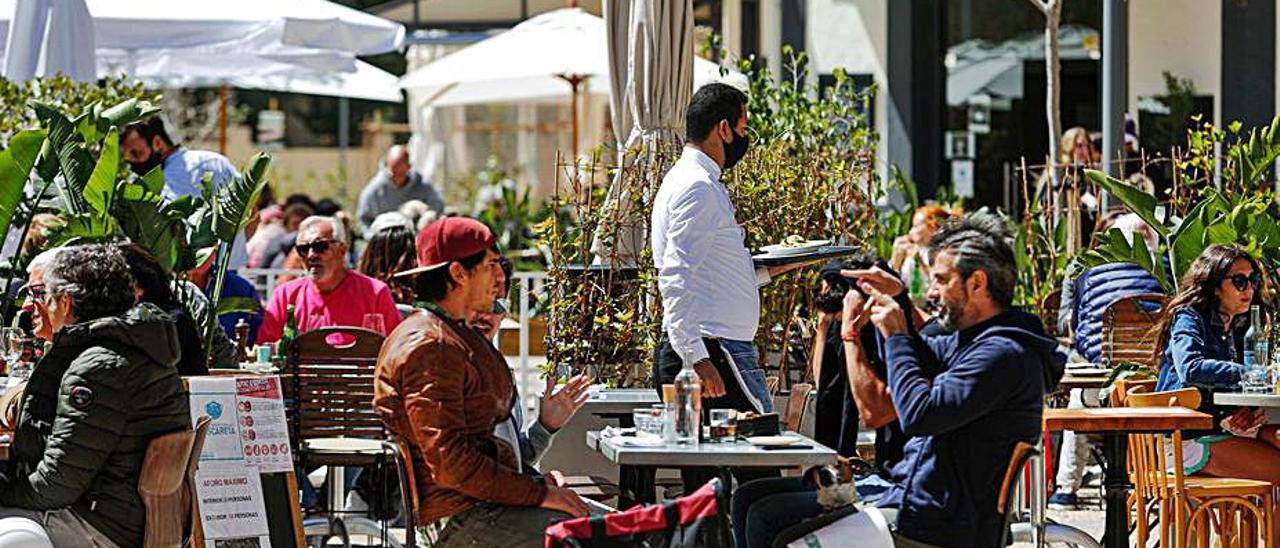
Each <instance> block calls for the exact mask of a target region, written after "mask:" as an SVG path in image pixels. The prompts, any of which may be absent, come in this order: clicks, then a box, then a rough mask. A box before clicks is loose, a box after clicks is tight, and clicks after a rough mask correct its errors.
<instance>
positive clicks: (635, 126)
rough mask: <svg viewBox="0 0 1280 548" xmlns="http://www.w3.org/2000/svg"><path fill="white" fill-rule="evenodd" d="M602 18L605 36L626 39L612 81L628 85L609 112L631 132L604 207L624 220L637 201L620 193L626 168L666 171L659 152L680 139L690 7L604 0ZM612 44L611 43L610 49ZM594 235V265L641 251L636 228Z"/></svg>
mask: <svg viewBox="0 0 1280 548" xmlns="http://www.w3.org/2000/svg"><path fill="white" fill-rule="evenodd" d="M624 5H625V6H629V7H630V10H629V13H628V10H626V9H625V8H624V7H623V6H624ZM605 14H606V16H607V17H608V19H607V23H608V27H609V34H610V35H611V36H617V35H619V34H625V36H626V38H625V42H626V44H627V48H626V55H625V56H623V55H619V53H620V52H619V51H617V50H616V49H615V50H613V51H611V52H610V53H611V54H612V55H610V61H611V63H610V66H609V69H610V82H612V83H615V84H616V83H617V82H619V81H621V82H625V85H626V90H625V91H624V92H623V93H618V92H617V90H613V91H612V92H611V93H610V97H611V99H612V101H611V107H612V108H613V110H614V111H615V112H617V111H625V112H627V113H628V114H627V116H626V117H625V119H624V123H627V124H629V125H630V128H629V129H628V132H627V137H626V140H625V141H623V143H624V144H623V147H622V150H623V151H624V152H623V154H622V164H623V166H624V168H623V169H620V170H618V173H617V176H616V177H617V179H616V181H617V182H615V184H614V185H613V188H612V189H611V190H610V193H609V204H608V206H609V207H613V208H617V210H618V211H619V214H617V215H615V216H614V218H623V219H628V218H631V217H630V215H625V214H623V213H622V212H625V211H627V210H628V209H630V208H631V207H632V205H633V203H634V200H635V197H634V196H631V195H630V194H629V193H628V192H627V191H624V190H623V188H624V187H625V185H623V184H622V182H623V181H624V178H625V177H627V176H628V174H629V173H630V171H628V168H627V166H646V167H645V168H641V169H645V170H648V169H653V170H655V171H657V172H661V171H665V169H666V167H667V166H666V165H658V164H659V163H660V162H663V160H664V159H665V160H666V162H670V161H671V157H670V156H669V155H663V154H662V152H664V150H665V151H667V152H671V151H674V150H676V149H678V148H679V146H680V143H681V142H682V141H683V139H684V111H685V108H686V106H687V105H688V104H689V98H690V96H692V95H693V76H694V75H693V57H694V56H693V26H694V21H693V6H692V5H691V4H690V3H689V2H688V0H680V1H654V0H606V9H605ZM616 42H617V40H616V38H615V39H614V40H613V41H611V42H610V44H611V45H614V44H616ZM619 74H625V75H626V76H625V77H622V78H620V77H619ZM614 118H615V119H617V118H618V116H617V115H615V117H614ZM615 131H618V129H617V128H615ZM619 135H621V134H619ZM645 191H646V192H650V193H651V192H652V191H653V189H645ZM596 236H597V237H596V241H595V243H596V244H597V246H596V248H597V249H595V250H594V251H596V260H597V261H601V260H605V259H611V258H612V257H617V258H619V259H621V260H623V261H626V262H633V261H634V259H635V258H636V257H638V256H639V252H640V250H641V249H642V248H643V247H644V233H643V230H641V229H640V228H639V227H634V226H633V227H623V230H622V231H621V233H620V234H619V235H618V241H616V242H603V240H602V238H601V237H602V236H603V234H597V235H596ZM606 245H614V246H616V248H615V249H614V253H612V254H610V255H612V257H606V256H603V255H602V253H601V252H603V251H604V250H603V247H604V246H606Z"/></svg>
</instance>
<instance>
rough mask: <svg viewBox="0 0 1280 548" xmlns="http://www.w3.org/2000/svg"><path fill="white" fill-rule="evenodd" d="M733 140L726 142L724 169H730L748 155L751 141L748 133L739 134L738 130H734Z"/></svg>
mask: <svg viewBox="0 0 1280 548" xmlns="http://www.w3.org/2000/svg"><path fill="white" fill-rule="evenodd" d="M732 133H733V142H732V143H725V144H724V169H725V171H728V170H729V169H731V168H733V166H735V165H737V164H738V161H739V160H741V159H742V157H743V156H746V155H747V146H748V145H750V144H751V143H750V142H749V141H748V139H747V136H746V134H742V135H738V132H737V131H733V132H732Z"/></svg>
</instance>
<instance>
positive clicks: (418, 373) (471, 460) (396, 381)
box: [373, 310, 547, 524]
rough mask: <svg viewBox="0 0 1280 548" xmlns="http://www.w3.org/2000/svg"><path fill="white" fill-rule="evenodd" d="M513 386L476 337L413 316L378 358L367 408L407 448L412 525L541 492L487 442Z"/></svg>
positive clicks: (457, 326)
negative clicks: (415, 517) (414, 520)
mask: <svg viewBox="0 0 1280 548" xmlns="http://www.w3.org/2000/svg"><path fill="white" fill-rule="evenodd" d="M514 397H515V386H514V384H513V382H512V378H511V372H510V370H508V369H507V363H506V360H505V359H503V357H502V355H501V354H499V353H498V351H497V350H496V349H494V348H493V345H491V344H489V341H487V340H485V339H484V337H482V336H481V335H480V334H479V333H477V332H476V331H474V330H472V329H471V328H468V327H466V326H465V325H463V324H461V323H459V322H455V321H453V320H449V319H445V318H442V317H440V316H438V315H436V314H435V313H432V312H427V311H421V310H419V311H415V312H414V313H413V314H412V315H410V316H409V317H408V318H405V320H404V321H403V322H401V323H400V325H399V326H397V327H396V329H395V331H392V332H391V335H389V336H388V337H387V341H386V342H385V343H384V344H383V345H382V352H381V353H379V355H378V368H377V372H376V373H375V379H374V396H373V405H374V407H375V408H376V409H377V411H378V414H379V415H380V416H381V417H382V421H383V422H384V423H386V425H387V428H388V429H390V430H391V431H392V432H394V433H395V434H396V435H397V436H399V437H400V440H401V441H402V442H403V443H405V444H407V445H408V446H409V451H410V454H411V455H412V459H413V462H412V466H413V473H414V479H415V483H416V487H417V492H418V493H417V494H418V500H417V514H418V523H424V524H425V523H431V522H433V521H435V520H437V519H440V518H443V517H446V516H452V515H455V514H458V513H460V512H462V511H463V510H466V509H468V508H471V507H472V506H475V505H476V504H479V503H480V502H494V503H498V504H506V505H515V506H535V505H538V504H540V503H541V502H542V499H543V498H544V497H545V496H546V492H547V487H546V485H545V484H544V483H542V482H541V481H539V480H537V479H536V478H534V477H531V476H527V475H524V474H521V473H520V471H519V469H518V468H517V467H516V456H515V452H514V451H515V450H516V449H514V448H512V447H511V446H510V445H509V444H507V443H506V442H505V441H502V440H501V439H499V438H497V437H496V436H494V427H495V426H496V425H497V424H498V423H499V422H502V421H505V420H507V416H508V414H509V413H510V410H511V405H512V399H513V398H514Z"/></svg>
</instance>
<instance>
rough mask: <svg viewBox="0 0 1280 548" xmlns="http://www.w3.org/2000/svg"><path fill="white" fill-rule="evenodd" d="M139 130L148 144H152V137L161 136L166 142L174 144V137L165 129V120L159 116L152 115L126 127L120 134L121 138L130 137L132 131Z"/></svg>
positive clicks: (170, 144)
mask: <svg viewBox="0 0 1280 548" xmlns="http://www.w3.org/2000/svg"><path fill="white" fill-rule="evenodd" d="M135 131H136V132H138V136H139V137H142V140H144V141H146V142H147V146H151V138H152V137H159V138H160V140H161V141H164V144H166V145H169V146H173V139H170V138H169V132H168V131H165V129H164V120H161V119H160V117H159V116H152V117H150V118H147V119H146V120H143V121H141V122H134V123H132V124H129V125H127V126H125V127H124V131H123V132H122V133H121V134H120V137H121V138H124V137H128V136H129V134H130V133H133V132H135Z"/></svg>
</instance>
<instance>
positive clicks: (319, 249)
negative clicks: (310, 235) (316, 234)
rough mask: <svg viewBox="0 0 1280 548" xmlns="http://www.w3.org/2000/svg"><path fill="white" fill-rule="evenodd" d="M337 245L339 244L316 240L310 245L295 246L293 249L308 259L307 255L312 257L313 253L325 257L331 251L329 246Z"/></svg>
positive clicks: (331, 241)
mask: <svg viewBox="0 0 1280 548" xmlns="http://www.w3.org/2000/svg"><path fill="white" fill-rule="evenodd" d="M336 243H337V242H335V241H333V240H316V241H314V242H311V243H309V244H298V245H295V246H293V248H294V249H296V250H298V255H299V256H302V257H306V256H307V255H310V254H311V252H312V251H314V252H316V255H324V254H325V253H326V252H328V251H329V246H332V245H334V244H336Z"/></svg>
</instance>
